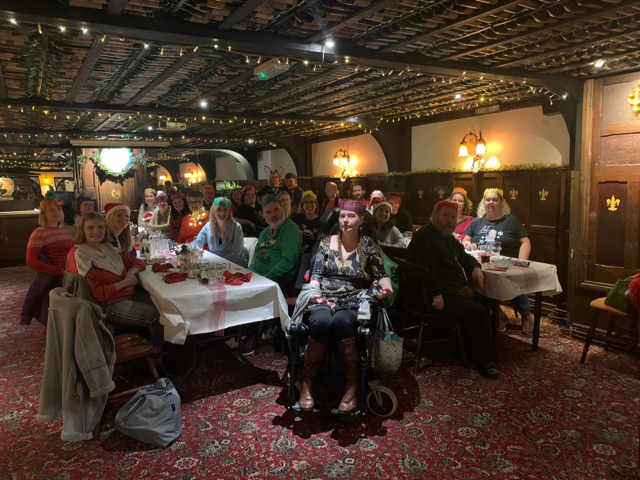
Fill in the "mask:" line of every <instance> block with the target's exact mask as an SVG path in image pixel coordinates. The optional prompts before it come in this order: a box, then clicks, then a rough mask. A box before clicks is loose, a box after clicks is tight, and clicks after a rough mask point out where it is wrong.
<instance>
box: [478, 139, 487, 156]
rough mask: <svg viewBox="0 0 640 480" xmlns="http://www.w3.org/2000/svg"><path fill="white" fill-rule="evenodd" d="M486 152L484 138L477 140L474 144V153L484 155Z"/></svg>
mask: <svg viewBox="0 0 640 480" xmlns="http://www.w3.org/2000/svg"><path fill="white" fill-rule="evenodd" d="M485 153H487V144H486V143H485V141H484V140H478V144H477V145H476V155H484V154H485Z"/></svg>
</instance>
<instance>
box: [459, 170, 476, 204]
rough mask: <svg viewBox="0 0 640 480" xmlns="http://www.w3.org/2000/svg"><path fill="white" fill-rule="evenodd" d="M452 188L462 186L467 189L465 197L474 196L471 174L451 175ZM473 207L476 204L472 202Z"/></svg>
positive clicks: (470, 197)
mask: <svg viewBox="0 0 640 480" xmlns="http://www.w3.org/2000/svg"><path fill="white" fill-rule="evenodd" d="M453 188H464V189H465V190H466V191H467V197H468V198H469V199H472V198H475V192H474V190H473V174H468V173H467V174H462V175H461V174H455V175H454V176H453ZM473 207H474V208H475V207H477V204H476V203H474V204H473Z"/></svg>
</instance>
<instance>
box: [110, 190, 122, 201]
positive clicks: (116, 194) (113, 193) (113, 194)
mask: <svg viewBox="0 0 640 480" xmlns="http://www.w3.org/2000/svg"><path fill="white" fill-rule="evenodd" d="M111 197H112V198H114V199H115V200H118V199H119V198H120V192H119V191H118V190H111Z"/></svg>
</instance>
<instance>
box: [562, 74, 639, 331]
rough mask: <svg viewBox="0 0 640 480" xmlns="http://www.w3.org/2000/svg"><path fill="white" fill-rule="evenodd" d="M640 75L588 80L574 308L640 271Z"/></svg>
mask: <svg viewBox="0 0 640 480" xmlns="http://www.w3.org/2000/svg"><path fill="white" fill-rule="evenodd" d="M638 84H640V74H639V73H632V74H627V75H619V76H616V77H609V78H606V79H601V80H588V81H587V82H586V83H585V90H584V99H583V103H584V108H583V120H582V122H583V123H582V145H581V162H580V175H579V178H577V179H575V181H574V184H576V186H578V187H579V195H578V196H577V198H576V196H575V195H574V197H573V200H574V201H573V202H572V205H571V212H572V213H571V219H572V225H571V234H572V235H571V237H572V238H571V244H570V247H571V250H570V256H571V257H572V260H571V265H572V268H571V278H570V288H571V291H570V295H569V302H570V311H571V312H572V314H573V313H574V312H580V313H579V315H577V320H578V321H582V318H583V317H584V315H583V312H584V313H586V311H587V309H586V308H582V307H583V306H584V305H585V304H586V303H587V302H588V301H589V300H590V299H591V298H594V297H598V296H602V295H604V294H605V293H606V292H607V291H608V290H609V289H610V287H611V285H613V284H614V283H615V281H616V280H617V279H620V278H625V277H628V276H630V275H634V274H636V273H637V272H638V271H639V270H640V255H639V253H638V241H639V238H640V228H639V221H638V214H637V213H638V211H640V149H639V148H638V145H640V116H638V117H637V116H635V115H634V114H633V113H632V111H631V106H630V105H629V103H628V101H627V97H628V95H629V94H631V92H632V90H633V88H634V87H635V86H636V85H638Z"/></svg>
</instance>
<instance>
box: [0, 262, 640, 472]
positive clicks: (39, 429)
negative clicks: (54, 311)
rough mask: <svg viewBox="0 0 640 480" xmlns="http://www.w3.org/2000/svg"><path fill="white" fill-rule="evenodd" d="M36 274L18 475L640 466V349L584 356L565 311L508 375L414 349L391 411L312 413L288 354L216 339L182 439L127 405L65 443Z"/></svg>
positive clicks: (202, 363)
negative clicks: (133, 427) (303, 405)
mask: <svg viewBox="0 0 640 480" xmlns="http://www.w3.org/2000/svg"><path fill="white" fill-rule="evenodd" d="M30 278H31V273H30V271H29V270H28V269H27V268H26V267H16V268H6V269H2V271H1V274H0V295H1V297H0V298H2V302H0V452H2V453H1V455H0V458H1V460H0V479H2V480H3V479H23V478H30V479H35V478H46V479H75V478H82V479H89V478H96V479H111V478H114V479H115V478H122V479H133V478H154V479H157V478H167V479H184V480H187V479H195V478H203V479H204V478H206V479H211V478H224V479H234V478H235V479H245V478H252V479H263V478H283V479H284V478H292V479H320V478H349V479H372V478H378V479H394V478H429V479H431V478H433V479H449V478H451V479H502V478H505V479H523V478H527V479H605V478H607V479H632V478H633V479H637V478H639V472H640V467H639V463H638V452H639V441H638V427H639V425H640V422H639V420H640V415H639V410H640V380H639V378H640V377H639V363H638V360H637V359H634V358H632V357H629V356H627V355H624V354H616V353H608V352H603V351H602V350H601V349H599V348H595V347H594V348H592V351H591V353H590V356H589V359H588V362H587V364H585V365H584V366H582V365H580V364H579V362H578V360H579V354H580V352H581V350H582V344H581V343H580V342H577V341H575V340H572V339H570V338H567V337H566V336H564V335H562V334H560V333H559V331H558V328H557V327H554V326H553V325H545V327H544V330H543V337H542V339H541V349H540V351H539V352H537V353H533V352H531V350H530V344H529V341H527V340H524V339H523V338H522V337H520V336H519V335H518V333H517V332H518V331H517V330H516V329H510V330H509V332H510V333H509V335H501V336H500V340H499V353H500V364H499V368H500V370H501V373H502V376H501V378H500V380H499V381H497V382H492V381H489V380H486V379H484V378H482V377H480V376H478V375H477V374H476V373H475V372H474V371H470V370H465V369H464V368H463V367H461V366H451V367H437V366H428V367H426V368H424V369H423V370H421V372H420V373H419V374H418V375H417V376H416V377H414V376H412V375H411V374H410V373H409V371H408V368H409V367H410V365H411V361H410V359H408V360H407V362H406V364H405V365H403V367H402V368H401V370H400V371H399V372H398V373H397V374H396V375H395V376H394V378H393V379H391V380H390V381H389V382H388V386H389V387H390V388H391V389H393V390H394V391H395V393H396V395H397V396H398V400H399V408H398V412H397V413H396V415H395V416H394V417H392V418H390V419H387V420H384V421H383V420H380V419H378V418H376V417H374V416H372V415H371V414H370V413H366V414H365V415H364V416H363V417H361V418H360V419H359V420H357V421H351V422H349V421H343V420H340V419H338V418H334V417H333V416H332V415H331V414H329V413H326V414H317V415H313V416H310V417H309V416H307V417H304V418H302V419H299V418H296V417H295V416H293V415H292V414H291V413H289V412H288V411H287V409H286V402H285V399H286V395H285V390H284V389H283V384H282V382H281V380H280V378H281V376H282V372H283V371H284V369H285V365H286V359H285V358H284V357H283V356H281V355H280V354H277V353H273V350H272V348H270V347H266V348H265V349H264V350H263V351H262V352H260V354H259V355H257V356H254V357H249V359H250V362H251V363H252V364H253V366H251V365H248V364H245V363H243V362H242V361H240V360H238V358H237V357H236V356H235V355H234V354H233V353H232V351H231V349H230V348H229V347H228V346H226V345H224V344H212V345H210V346H208V347H205V348H203V349H201V350H200V351H199V363H198V368H197V370H196V371H195V372H194V374H193V375H192V376H191V377H190V378H189V379H188V380H187V381H186V382H185V384H184V385H183V387H182V389H181V395H182V400H183V410H182V415H183V424H184V429H183V432H182V435H181V437H180V438H179V439H178V440H177V441H176V442H174V443H173V444H172V445H170V446H169V447H168V448H166V449H159V448H153V447H150V446H146V445H143V444H140V443H138V442H137V441H135V440H133V439H130V438H127V437H125V436H123V435H121V434H120V433H118V432H117V431H115V430H114V429H113V418H114V416H115V412H116V410H117V408H118V407H117V406H115V405H114V406H111V407H108V410H107V414H106V418H105V423H104V425H103V427H102V430H101V435H100V439H99V440H98V441H95V440H94V441H88V442H81V443H64V442H62V441H61V440H60V429H61V422H53V423H36V422H35V421H34V419H35V415H36V411H37V408H38V393H39V386H40V381H41V375H42V362H43V357H44V348H45V333H46V332H45V329H44V328H42V326H40V325H39V324H33V325H31V326H28V327H24V326H19V325H18V315H19V312H20V307H21V304H22V300H23V298H24V294H25V291H26V288H27V285H28V282H29V281H30ZM511 332H513V333H511ZM325 387H326V385H325ZM325 390H330V389H325ZM334 397H335V396H333V397H332V398H333V401H334V402H337V400H338V399H339V396H338V397H337V398H334Z"/></svg>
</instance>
